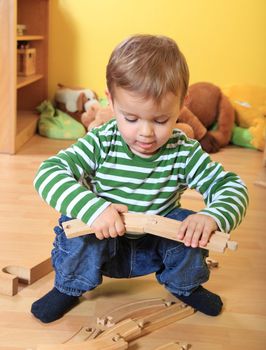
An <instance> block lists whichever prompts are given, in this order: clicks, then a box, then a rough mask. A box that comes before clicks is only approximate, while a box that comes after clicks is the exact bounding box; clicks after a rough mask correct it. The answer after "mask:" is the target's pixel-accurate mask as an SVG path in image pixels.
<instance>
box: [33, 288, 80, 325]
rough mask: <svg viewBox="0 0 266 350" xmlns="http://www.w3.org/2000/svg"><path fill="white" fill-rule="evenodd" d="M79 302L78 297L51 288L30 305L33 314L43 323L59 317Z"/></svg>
mask: <svg viewBox="0 0 266 350" xmlns="http://www.w3.org/2000/svg"><path fill="white" fill-rule="evenodd" d="M78 302H79V297H76V296H72V295H67V294H64V293H61V292H59V290H58V289H56V288H53V289H52V290H51V291H50V292H49V293H47V294H45V295H44V296H43V297H42V298H41V299H39V300H37V301H35V302H34V303H33V304H32V306H31V312H32V313H33V315H34V316H35V317H36V318H38V319H39V320H40V321H42V322H44V323H49V322H53V321H55V320H57V319H59V318H61V317H62V316H63V315H64V314H65V313H66V312H67V311H69V310H70V309H72V308H73V307H74V306H75V305H77V304H78Z"/></svg>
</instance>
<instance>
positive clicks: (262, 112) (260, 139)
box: [223, 85, 266, 151]
mask: <svg viewBox="0 0 266 350" xmlns="http://www.w3.org/2000/svg"><path fill="white" fill-rule="evenodd" d="M223 92H224V93H225V94H226V95H227V96H228V98H229V100H230V101H231V103H232V105H233V107H234V109H235V111H236V125H235V127H234V130H233V135H232V140H231V142H232V143H233V144H235V145H237V146H242V147H247V148H253V149H258V150H260V151H263V149H264V144H265V136H266V87H265V86H254V85H235V86H231V87H227V88H224V89H223Z"/></svg>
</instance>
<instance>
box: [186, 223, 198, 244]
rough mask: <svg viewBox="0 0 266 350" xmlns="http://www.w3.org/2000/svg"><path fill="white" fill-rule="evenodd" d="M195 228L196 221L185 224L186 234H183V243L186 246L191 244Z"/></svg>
mask: <svg viewBox="0 0 266 350" xmlns="http://www.w3.org/2000/svg"><path fill="white" fill-rule="evenodd" d="M195 229H196V223H195V222H190V223H189V224H188V226H187V229H186V234H185V237H184V239H183V241H184V244H185V246H186V247H190V246H191V243H192V238H193V236H194V232H195Z"/></svg>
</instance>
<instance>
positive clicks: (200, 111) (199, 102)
mask: <svg viewBox="0 0 266 350" xmlns="http://www.w3.org/2000/svg"><path fill="white" fill-rule="evenodd" d="M112 117H113V114H112V111H111V109H110V107H108V106H105V107H102V106H101V104H100V103H97V102H96V103H93V104H91V105H90V106H89V108H88V109H87V111H86V112H85V113H83V114H82V116H81V122H82V123H83V125H84V126H85V127H86V128H87V129H88V130H91V129H92V128H93V127H96V126H99V125H101V124H103V123H105V122H106V121H108V120H109V119H111V118H112ZM214 125H216V130H209V129H211V128H213V127H214ZM233 126H234V109H233V107H232V105H231V104H230V102H229V100H228V98H227V97H226V96H225V95H224V94H223V93H222V92H221V90H220V89H219V88H218V87H217V86H215V85H213V84H210V83H196V84H193V85H191V86H190V87H189V93H188V98H187V99H186V101H185V105H184V107H183V108H182V110H181V112H180V115H179V116H177V123H176V128H178V129H180V130H182V131H184V132H185V133H186V134H187V136H188V137H191V138H195V139H196V140H198V141H199V142H200V143H201V145H202V147H203V149H204V150H205V151H207V152H209V153H212V152H217V151H218V150H219V149H220V147H224V146H226V145H227V144H228V143H229V142H230V139H231V134H232V130H233Z"/></svg>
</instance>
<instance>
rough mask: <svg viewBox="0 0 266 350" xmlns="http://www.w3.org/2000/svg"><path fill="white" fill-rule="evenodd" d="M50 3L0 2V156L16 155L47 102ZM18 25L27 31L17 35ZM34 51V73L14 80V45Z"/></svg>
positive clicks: (30, 0) (44, 0)
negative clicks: (20, 43) (37, 111)
mask: <svg viewBox="0 0 266 350" xmlns="http://www.w3.org/2000/svg"><path fill="white" fill-rule="evenodd" d="M48 18H49V0H9V1H6V0H0V32H1V34H0V35H1V42H2V45H1V46H0V76H1V81H0V111H2V112H3V113H2V118H1V119H2V128H1V130H0V152H1V153H7V154H15V153H16V152H17V151H18V150H19V149H20V148H21V147H22V146H23V144H24V143H25V142H27V141H28V140H29V139H30V138H31V137H32V136H33V135H34V134H35V133H36V128H37V123H38V114H37V113H36V111H35V108H36V107H37V106H38V105H39V104H40V103H41V102H42V101H43V100H44V99H46V98H47V76H48ZM17 24H25V25H26V27H27V30H26V33H25V34H24V35H21V36H18V35H17ZM19 42H27V43H28V44H29V46H30V47H31V48H35V49H36V73H35V74H33V75H29V76H17V45H18V43H19Z"/></svg>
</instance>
